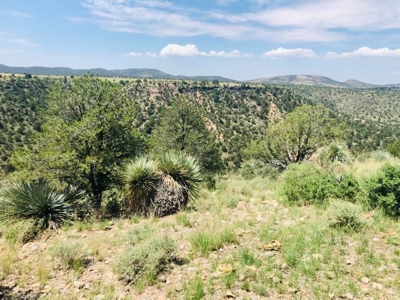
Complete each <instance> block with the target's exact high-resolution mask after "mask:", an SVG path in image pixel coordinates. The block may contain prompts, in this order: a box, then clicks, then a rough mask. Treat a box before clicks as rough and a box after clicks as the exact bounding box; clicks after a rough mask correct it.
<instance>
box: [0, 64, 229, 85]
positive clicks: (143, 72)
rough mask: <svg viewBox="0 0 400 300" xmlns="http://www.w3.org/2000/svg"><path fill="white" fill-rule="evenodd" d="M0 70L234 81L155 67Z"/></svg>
mask: <svg viewBox="0 0 400 300" xmlns="http://www.w3.org/2000/svg"><path fill="white" fill-rule="evenodd" d="M0 72H3V73H13V74H24V73H29V74H32V75H47V76H75V75H76V76H79V75H83V74H86V73H88V72H90V73H93V74H97V75H99V76H116V77H134V78H160V79H187V80H189V79H192V80H208V81H212V80H218V81H221V82H234V81H235V80H233V79H229V78H225V77H222V76H184V75H171V74H168V73H165V72H162V71H160V70H157V69H147V68H130V69H113V70H107V69H103V68H92V69H72V68H67V67H41V66H32V67H10V66H6V65H3V64H0Z"/></svg>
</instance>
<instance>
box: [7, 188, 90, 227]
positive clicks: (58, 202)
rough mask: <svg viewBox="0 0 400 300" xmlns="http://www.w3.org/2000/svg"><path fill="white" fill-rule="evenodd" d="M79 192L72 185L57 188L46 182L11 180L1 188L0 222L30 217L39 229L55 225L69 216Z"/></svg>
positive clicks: (79, 194) (71, 214) (79, 195)
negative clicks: (60, 190) (16, 181)
mask: <svg viewBox="0 0 400 300" xmlns="http://www.w3.org/2000/svg"><path fill="white" fill-rule="evenodd" d="M81 196H82V193H81V192H79V191H77V190H74V189H72V188H68V189H66V190H65V191H64V192H59V191H57V190H56V189H54V188H52V187H50V186H49V185H48V184H47V183H46V182H44V181H40V182H36V183H10V184H8V185H6V186H5V187H3V188H2V190H1V191H0V222H3V223H7V222H13V221H15V220H18V219H30V220H32V221H33V222H34V224H35V225H36V226H37V228H38V229H40V230H43V229H47V228H50V229H57V228H58V227H59V226H60V225H61V224H62V223H63V222H65V221H67V220H70V219H72V217H73V212H74V203H75V202H76V201H77V199H78V198H80V197H81Z"/></svg>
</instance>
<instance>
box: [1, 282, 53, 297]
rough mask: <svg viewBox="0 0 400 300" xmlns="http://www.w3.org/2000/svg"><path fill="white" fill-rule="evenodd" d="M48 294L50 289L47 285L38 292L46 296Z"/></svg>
mask: <svg viewBox="0 0 400 300" xmlns="http://www.w3.org/2000/svg"><path fill="white" fill-rule="evenodd" d="M50 292H51V287H49V286H48V285H46V286H45V287H44V288H42V289H41V290H40V293H42V294H48V293H50ZM0 299H2V298H1V296H0Z"/></svg>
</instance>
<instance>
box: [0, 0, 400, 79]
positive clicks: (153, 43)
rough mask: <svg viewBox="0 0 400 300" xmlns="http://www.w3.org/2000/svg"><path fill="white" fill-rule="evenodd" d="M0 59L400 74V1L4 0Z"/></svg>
mask: <svg viewBox="0 0 400 300" xmlns="http://www.w3.org/2000/svg"><path fill="white" fill-rule="evenodd" d="M0 63H1V64H6V65H10V66H38V65H40V66H49V67H56V66H64V67H71V68H95V67H101V68H107V69H122V68H155V69H159V70H161V71H164V72H167V73H171V74H174V75H220V76H225V77H228V78H232V79H237V80H248V79H255V78H261V77H271V76H277V75H289V74H311V75H323V76H328V77H331V78H333V79H335V80H339V81H344V80H347V79H358V80H362V81H366V82H370V83H377V84H385V83H399V82H400V0H321V1H316V0H295V1H290V0H275V1H273V0H191V1H183V0H175V1H172V0H171V1H162V0H1V1H0Z"/></svg>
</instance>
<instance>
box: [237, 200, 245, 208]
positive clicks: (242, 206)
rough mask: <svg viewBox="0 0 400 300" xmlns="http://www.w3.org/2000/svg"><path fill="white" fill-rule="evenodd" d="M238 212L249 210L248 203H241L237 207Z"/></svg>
mask: <svg viewBox="0 0 400 300" xmlns="http://www.w3.org/2000/svg"><path fill="white" fill-rule="evenodd" d="M236 210H247V206H246V202H244V201H239V202H238V204H237V205H236Z"/></svg>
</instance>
